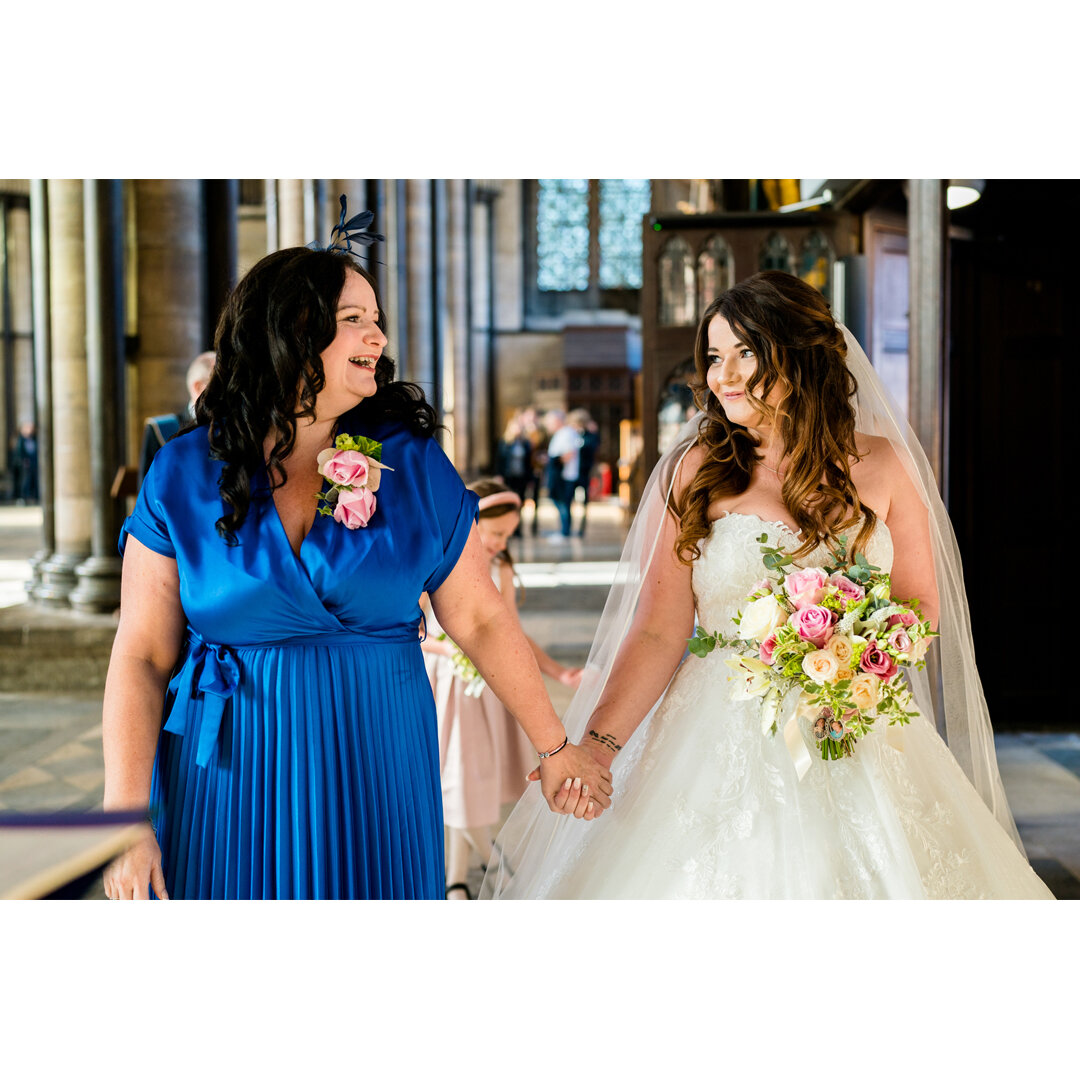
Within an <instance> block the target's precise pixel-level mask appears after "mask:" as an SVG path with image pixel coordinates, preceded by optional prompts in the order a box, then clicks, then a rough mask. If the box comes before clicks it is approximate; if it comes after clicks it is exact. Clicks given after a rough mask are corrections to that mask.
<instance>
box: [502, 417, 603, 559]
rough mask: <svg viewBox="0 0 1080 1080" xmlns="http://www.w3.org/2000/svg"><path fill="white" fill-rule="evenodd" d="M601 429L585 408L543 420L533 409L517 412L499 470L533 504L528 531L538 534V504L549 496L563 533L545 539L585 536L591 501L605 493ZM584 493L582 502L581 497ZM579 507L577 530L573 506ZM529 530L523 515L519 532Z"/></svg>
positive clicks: (506, 433)
mask: <svg viewBox="0 0 1080 1080" xmlns="http://www.w3.org/2000/svg"><path fill="white" fill-rule="evenodd" d="M599 445H600V430H599V427H598V426H597V423H596V421H595V420H594V419H593V418H592V417H591V416H590V415H589V413H588V412H587V411H586V410H585V409H574V410H572V411H571V412H569V413H565V412H563V411H562V410H561V409H551V410H549V411H548V412H545V413H544V414H543V415H540V414H539V413H538V412H537V410H536V409H535V408H533V407H532V406H529V407H526V408H523V409H518V410H517V411H516V412H515V413H514V415H513V416H512V417H511V418H510V421H509V423H508V424H507V425H506V429H505V430H504V431H503V436H502V439H501V440H500V442H499V447H498V456H497V458H496V462H495V471H496V473H497V474H498V475H499V476H500V477H501V478H502V480H503V481H504V482H505V484H506V486H507V487H508V488H510V490H511V491H513V492H515V493H516V494H517V496H518V497H519V498H520V499H521V502H522V509H523V510H524V506H525V504H527V503H531V505H532V515H531V519H530V520H529V525H528V527H529V529H530V530H531V532H532V535H533V536H536V535H537V532H538V520H539V514H538V513H537V511H538V508H539V500H540V497H541V494H546V495H547V497H548V498H549V499H551V501H552V502H553V503H554V504H555V508H556V509H557V510H558V512H559V531H558V532H556V533H552V534H550V535H549V536H548V537H547V539H550V540H556V541H559V540H564V539H567V538H569V537H570V536H571V535H575V534H576V535H577V536H584V535H585V525H586V521H587V518H588V510H589V500H590V499H591V498H595V497H596V496H597V495H598V494H599V493H600V491H601V490H602V487H601V481H600V476H599V475H598V468H597V462H596V450H597V447H598V446H599ZM579 493H580V496H581V497H580V499H579V498H578V494H579ZM575 506H579V507H580V515H579V516H578V522H577V528H576V530H575V529H574V517H575V514H574V507H575ZM525 527H526V519H525V516H524V513H523V514H522V519H521V524H520V525H519V526H518V528H519V530H520V529H524V528H525Z"/></svg>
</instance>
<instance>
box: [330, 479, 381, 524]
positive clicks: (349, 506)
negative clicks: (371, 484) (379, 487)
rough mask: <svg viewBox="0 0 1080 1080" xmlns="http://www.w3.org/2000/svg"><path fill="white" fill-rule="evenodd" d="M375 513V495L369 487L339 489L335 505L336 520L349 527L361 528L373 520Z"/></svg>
mask: <svg viewBox="0 0 1080 1080" xmlns="http://www.w3.org/2000/svg"><path fill="white" fill-rule="evenodd" d="M374 513H375V496H374V495H372V494H371V492H370V491H368V489H367V488H356V489H355V490H354V491H339V492H338V497H337V505H336V506H335V507H334V520H335V521H340V522H341V524H342V525H344V526H345V527H346V528H347V529H359V528H361V527H362V526H364V525H367V523H368V522H369V521H370V520H371V515H372V514H374Z"/></svg>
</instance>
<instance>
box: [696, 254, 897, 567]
mask: <svg viewBox="0 0 1080 1080" xmlns="http://www.w3.org/2000/svg"><path fill="white" fill-rule="evenodd" d="M717 315H719V316H721V317H722V318H724V319H725V320H726V321H727V322H728V324H729V325H730V326H731V328H732V330H733V332H734V333H736V334H738V335H739V337H740V338H741V339H742V340H743V341H744V342H745V343H746V344H747V345H749V346H750V348H751V349H752V350H753V352H754V356H755V357H756V358H757V370H756V371H755V372H754V374H753V375H752V376H751V377H750V378H749V379H748V380H747V383H746V392H747V395H748V396H752V397H754V398H755V399H757V400H756V401H755V405H756V407H757V408H759V409H760V410H761V411H762V412H763V413H764V414H765V415H766V417H767V418H768V419H769V421H770V423H771V424H772V425H773V428H774V430H775V431H776V433H777V434H778V435H779V437H780V439H781V441H782V445H783V449H784V453H785V454H786V455H788V462H789V463H788V466H787V469H786V471H785V473H784V479H783V486H782V488H781V497H782V498H783V500H784V505H785V506H786V507H787V510H788V512H789V513H790V514H791V517H792V520H793V521H794V522H795V523H796V524H797V525H798V526H799V528H800V529H801V530H802V533H803V536H804V537H805V538H806V539H805V540H804V542H803V544H802V545H801V546H800V547H799V548H798V549H796V550H795V551H793V552H792V554H793V555H795V556H802V555H806V554H808V553H809V552H811V551H813V550H814V548H815V547H817V546H818V544H821V543H825V544H827V545H829V546H830V547H834V546H835V543H836V541H837V540H838V538H839V537H840V536H841V535H842V534H843V532H844V531H845V530H846V529H848V528H850V527H851V526H853V525H855V524H856V523H858V522H860V520H861V522H862V525H861V528H860V529H859V532H858V534H857V536H856V538H855V541H854V543H853V544H852V546H851V552H852V553H853V552H855V551H860V550H863V549H864V548H865V546H866V544H867V542H868V541H869V539H870V534H871V533H872V532H873V530H874V524H875V522H876V520H877V518H876V516H875V514H874V512H873V511H872V510H871V509H870V508H869V507H868V506H864V505H863V504H862V502H860V500H859V494H858V492H857V491H856V490H855V485H854V484H853V483H852V480H851V463H852V462H853V461H858V460H859V459H860V455H859V453H858V452H857V449H856V444H855V408H854V405H853V404H852V399H853V398H854V395H855V392H856V390H857V388H858V387H857V384H856V382H855V377H854V375H852V374H851V372H850V371H849V370H848V367H847V364H846V362H845V357H846V355H847V346H846V344H845V342H844V335H843V333H842V331H841V330H840V328H839V327H838V326H837V324H836V320H835V319H834V318H833V316H832V312H831V311H830V310H829V305H828V303H827V302H826V301H825V298H824V297H823V296H822V295H821V293H820V292H818V291H817V289H815V288H813V287H812V286H810V285H807V284H806V282H804V281H802V280H801V279H800V278H797V277H794V276H793V275H791V274H785V273H783V272H782V271H779V270H766V271H763V272H762V273H759V274H754V275H753V276H752V277H749V278H747V279H746V280H745V281H741V282H739V284H737V285H735V286H733V287H732V288H730V289H728V290H727V291H726V292H724V293H721V295H720V296H718V297H717V298H716V299H715V300H714V301H713V302H712V303H711V304H710V305H709V306H708V307H707V308H706V309H705V313H704V315H703V316H702V318H701V323H700V325H699V326H698V330H697V338H696V340H695V342H694V367H695V378H694V380H693V381H692V382H691V384H690V387H691V389H692V390H693V392H694V400H695V401H696V403H697V405H698V407H699V408H700V409H702V410H703V411H704V413H705V414H706V416H707V421H706V423H705V424H704V425H703V426H702V429H701V434H700V436H699V438H698V442H699V443H700V444H701V445H702V446H703V447H704V450H705V459H704V461H703V463H702V465H701V467H700V468H699V469H698V471H697V473H696V475H695V476H694V477H693V479H692V480H691V481H690V483H689V484H688V485H687V487H686V488H685V489H684V491H683V492H682V495H681V498H680V499H679V500H678V503H677V506H676V511H677V513H678V516H679V519H680V524H679V537H678V540H677V541H676V545H675V547H676V552H677V554H678V557H679V560H680V561H681V562H683V563H685V564H692V563H693V560H694V559H696V558H697V557H698V555H699V554H700V552H699V549H698V544H699V543H700V541H701V540H702V539H704V538H705V537H706V536H707V535H708V533H709V528H710V526H711V524H712V523H711V522H710V521H709V505H710V504H711V503H712V502H714V501H715V500H716V499H717V498H720V497H722V496H725V495H738V494H740V493H741V492H743V491H745V490H746V489H747V487H749V485H750V478H751V475H752V473H753V469H754V465H755V463H756V462H758V461H761V460H762V457H761V455H760V454H759V453H758V451H757V448H758V440H757V438H756V436H755V435H753V434H752V433H751V432H750V431H749V430H748V429H747V428H745V427H743V426H741V425H740V424H736V423H733V422H732V421H730V420H729V419H728V418H727V416H726V415H725V414H724V410H723V408H722V407H721V405H720V402H719V401H718V400H717V398H716V396H715V395H714V394H713V393H712V391H711V390H710V389H709V387H708V382H707V380H706V373H707V372H708V370H709V365H710V363H711V358H710V357H709V355H708V349H709V323H710V322H712V320H713V319H714V318H715V317H716V316H717ZM774 387H779V388H780V400H779V401H778V402H777V404H776V406H775V407H772V406H769V405H768V404H766V402H765V400H764V399H765V398H767V397H768V396H769V393H770V392H771V391H772V389H773V388H774ZM849 554H850V553H849Z"/></svg>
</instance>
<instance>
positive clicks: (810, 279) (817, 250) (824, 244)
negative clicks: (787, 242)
mask: <svg viewBox="0 0 1080 1080" xmlns="http://www.w3.org/2000/svg"><path fill="white" fill-rule="evenodd" d="M832 265H833V253H832V248H830V247H829V241H828V240H826V239H825V237H824V236H822V234H821V233H819V232H818V231H817V229H815V230H814V231H813V232H812V233H811V234H810V235H809V236H808V237H807V238H806V240H805V241H803V246H802V251H801V253H800V255H799V277H801V278H802V279H803V281H805V282H806V284H807V285H813V286H814V288H815V289H817V290H818V292H820V293H821V294H822V295H823V296H824V297H825V299H826V300H830V299H831V298H832V297H831V293H832Z"/></svg>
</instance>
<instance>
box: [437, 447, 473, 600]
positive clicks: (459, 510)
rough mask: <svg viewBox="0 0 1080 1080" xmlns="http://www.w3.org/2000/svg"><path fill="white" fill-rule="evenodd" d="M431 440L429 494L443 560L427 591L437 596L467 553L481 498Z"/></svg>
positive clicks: (440, 561) (440, 448)
mask: <svg viewBox="0 0 1080 1080" xmlns="http://www.w3.org/2000/svg"><path fill="white" fill-rule="evenodd" d="M427 441H428V446H427V447H426V448H425V458H426V461H425V465H426V478H427V484H428V492H429V496H430V499H431V505H432V510H433V515H432V516H433V520H434V522H435V524H436V526H437V528H438V532H439V540H440V543H441V545H442V558H441V559H440V560H439V563H438V565H437V566H436V567H435V568H434V569H433V570H432V572H431V573H430V574H429V575H428V578H427V580H426V581H425V583H424V592H426V593H433V592H435V590H436V589H438V587H439V586H440V585H441V584H442V583H443V582H444V581H445V580H446V579H447V578H448V577H449V576H450V572H451V571H452V570H453V569H454V567H455V566H456V565H457V561H458V559H459V558H461V553H462V552H463V551H464V550H465V544H466V542H467V541H468V539H469V532H470V531H471V529H472V525H473V522H474V521H475V520H476V512H477V506H478V504H479V502H480V497H479V496H478V495H477V494H476V493H475V492H474V491H469V489H468V488H467V487H466V486H465V484H464V483H463V482H462V479H461V477H460V476H458V474H457V471H456V470H455V469H454V466H453V465H452V464H451V463H450V459H449V458H448V457H447V456H446V454H445V453H444V452H443V449H442V447H441V446H439V444H438V443H437V442H436V441H435V440H434V439H428V440H427Z"/></svg>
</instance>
